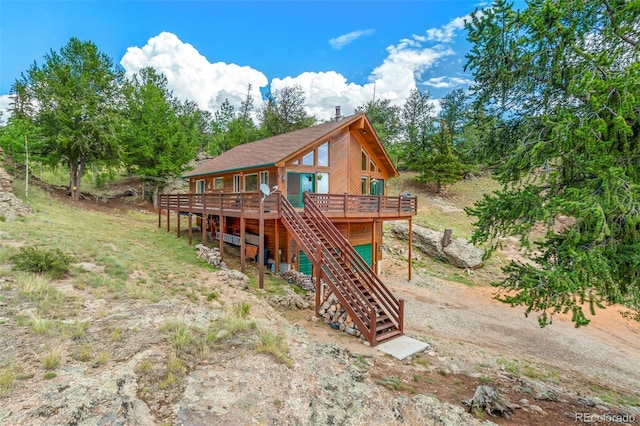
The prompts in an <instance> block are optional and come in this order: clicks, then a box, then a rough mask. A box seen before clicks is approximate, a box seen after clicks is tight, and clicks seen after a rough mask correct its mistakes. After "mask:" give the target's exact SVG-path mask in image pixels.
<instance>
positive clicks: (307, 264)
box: [298, 250, 313, 276]
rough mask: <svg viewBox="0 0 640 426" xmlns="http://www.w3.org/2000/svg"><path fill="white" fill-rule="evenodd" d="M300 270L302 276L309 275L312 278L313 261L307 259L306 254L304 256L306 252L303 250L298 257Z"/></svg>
mask: <svg viewBox="0 0 640 426" xmlns="http://www.w3.org/2000/svg"><path fill="white" fill-rule="evenodd" d="M298 259H299V260H298V262H299V263H298V269H299V271H298V272H300V273H301V274H305V275H309V276H311V270H312V267H313V265H312V264H311V260H309V258H308V257H307V255H306V254H304V252H303V251H302V250H300V252H299V255H298Z"/></svg>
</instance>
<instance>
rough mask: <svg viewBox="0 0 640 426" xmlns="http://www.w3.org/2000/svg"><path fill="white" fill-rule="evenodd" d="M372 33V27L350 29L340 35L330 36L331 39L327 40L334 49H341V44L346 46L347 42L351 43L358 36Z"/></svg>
mask: <svg viewBox="0 0 640 426" xmlns="http://www.w3.org/2000/svg"><path fill="white" fill-rule="evenodd" d="M373 33H374V30H372V29H368V30H358V31H352V32H350V33H347V34H343V35H341V36H338V37H334V38H332V39H331V40H329V44H330V45H331V47H333V48H334V49H336V50H340V49H342V47H343V46H346V45H347V44H349V43H353V42H354V41H356V40H357V39H359V38H360V37H363V36H368V35H371V34H373Z"/></svg>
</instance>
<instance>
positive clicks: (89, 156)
mask: <svg viewBox="0 0 640 426" xmlns="http://www.w3.org/2000/svg"><path fill="white" fill-rule="evenodd" d="M44 59H45V61H44V64H43V65H42V66H39V65H38V64H37V63H34V64H33V65H32V66H31V67H30V68H29V70H28V71H27V73H26V75H24V74H23V75H22V76H21V78H20V80H19V81H18V84H19V85H21V86H22V87H24V88H25V90H26V91H28V93H29V99H30V100H33V102H34V104H35V105H37V108H35V109H34V111H33V122H34V123H35V124H36V125H37V126H38V128H39V129H40V134H41V135H42V138H43V155H46V156H47V158H48V160H49V161H50V162H52V163H58V162H64V163H66V165H67V166H68V168H69V189H70V191H71V194H72V196H73V197H74V198H75V199H77V198H78V195H79V192H80V181H81V179H82V177H83V176H84V174H85V172H86V169H87V165H89V164H97V163H106V164H115V163H116V162H117V161H118V160H119V158H120V150H119V143H118V133H117V131H118V129H119V127H120V125H119V114H118V109H119V106H120V93H121V92H120V89H121V84H122V79H123V73H122V70H121V69H119V68H117V67H116V66H114V65H113V61H112V60H111V59H110V58H109V57H108V56H106V55H105V54H104V53H102V52H100V51H99V50H98V48H97V46H96V45H95V44H93V43H92V42H83V41H80V40H79V39H77V38H71V39H70V41H69V42H68V43H67V44H66V45H65V46H64V47H62V48H61V49H60V51H59V52H54V51H53V50H52V51H51V52H50V53H49V54H47V55H45V58H44Z"/></svg>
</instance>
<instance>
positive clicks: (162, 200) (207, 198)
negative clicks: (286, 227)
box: [158, 192, 279, 212]
mask: <svg viewBox="0 0 640 426" xmlns="http://www.w3.org/2000/svg"><path fill="white" fill-rule="evenodd" d="M262 197H263V195H262V194H261V193H259V192H230V193H224V192H220V193H217V194H165V195H160V196H159V197H158V208H160V209H169V210H178V211H183V212H187V211H194V212H198V211H202V210H203V209H206V210H224V211H229V212H232V211H236V212H240V211H243V210H244V211H246V212H258V211H259V210H260V198H262ZM278 208H279V200H278V197H266V198H265V199H264V209H265V211H278Z"/></svg>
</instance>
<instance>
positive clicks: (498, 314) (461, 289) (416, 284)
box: [389, 276, 640, 393]
mask: <svg viewBox="0 0 640 426" xmlns="http://www.w3.org/2000/svg"><path fill="white" fill-rule="evenodd" d="M389 284H390V287H391V289H392V291H393V292H394V293H395V294H396V295H397V296H398V297H403V298H404V299H405V303H406V308H405V324H406V333H407V334H409V335H411V334H415V335H418V336H424V338H426V339H427V340H429V341H432V342H434V345H436V346H439V352H441V353H449V354H450V355H451V356H452V357H454V358H455V359H456V360H457V362H459V363H463V362H465V363H466V364H467V368H469V366H473V365H474V364H479V363H491V362H498V363H501V364H502V365H507V366H511V368H522V369H524V368H528V369H529V372H530V374H532V375H537V374H539V375H540V376H542V377H550V378H555V380H556V381H557V382H560V383H571V382H574V381H577V382H582V383H585V382H589V381H590V379H595V380H594V381H597V382H601V383H606V384H608V385H609V386H611V388H613V389H619V390H620V391H624V392H634V393H638V392H640V368H638V367H640V339H639V337H640V324H639V323H637V322H633V321H629V320H626V319H624V318H622V317H621V316H620V314H619V308H617V307H610V308H608V309H605V310H599V311H597V312H596V316H595V317H591V318H592V321H591V324H589V325H588V326H586V327H581V328H577V329H576V328H575V327H574V325H573V324H572V323H571V321H570V320H569V319H568V318H566V317H564V316H561V315H557V316H555V317H554V320H553V324H552V325H550V326H547V327H546V328H543V329H541V328H540V327H539V325H538V322H537V319H536V316H535V315H530V316H529V318H526V317H525V316H524V309H523V308H522V307H515V308H512V307H510V306H509V305H506V304H504V303H501V302H498V301H496V300H493V299H492V295H493V294H494V291H495V290H494V289H493V288H490V287H467V286H465V285H464V284H460V283H455V282H448V281H442V280H439V279H437V278H433V277H424V276H422V277H418V278H416V279H414V280H413V281H412V282H408V281H406V280H402V279H396V280H394V281H393V282H392V283H389ZM536 371H537V373H536Z"/></svg>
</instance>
